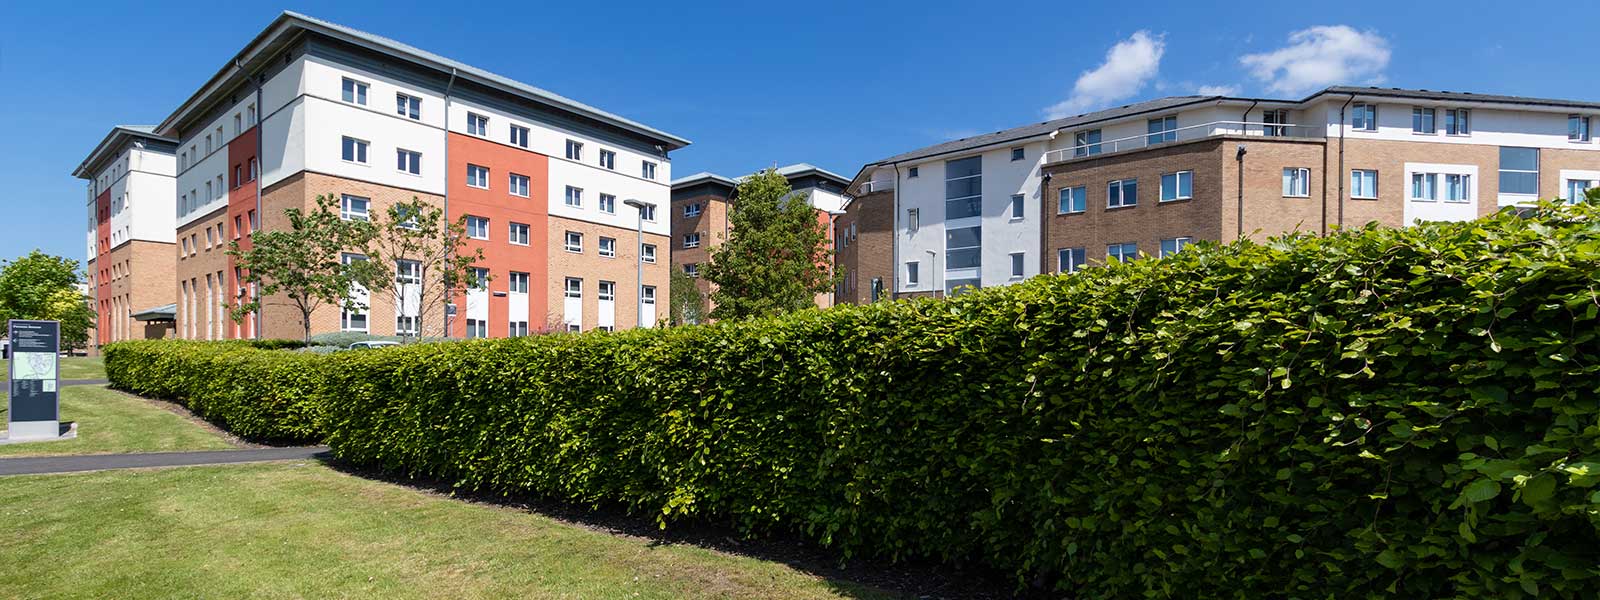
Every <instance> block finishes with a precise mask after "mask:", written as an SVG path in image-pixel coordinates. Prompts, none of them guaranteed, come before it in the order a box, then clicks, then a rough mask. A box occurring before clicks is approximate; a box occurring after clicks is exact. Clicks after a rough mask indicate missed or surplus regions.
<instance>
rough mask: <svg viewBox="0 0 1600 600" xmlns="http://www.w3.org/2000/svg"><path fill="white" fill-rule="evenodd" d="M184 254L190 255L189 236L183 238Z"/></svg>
mask: <svg viewBox="0 0 1600 600" xmlns="http://www.w3.org/2000/svg"><path fill="white" fill-rule="evenodd" d="M183 255H184V256H188V255H189V238H183Z"/></svg>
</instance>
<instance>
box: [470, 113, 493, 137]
mask: <svg viewBox="0 0 1600 600" xmlns="http://www.w3.org/2000/svg"><path fill="white" fill-rule="evenodd" d="M467 133H470V134H472V135H481V136H484V137H488V135H489V117H485V116H483V115H480V114H478V113H471V112H469V113H467Z"/></svg>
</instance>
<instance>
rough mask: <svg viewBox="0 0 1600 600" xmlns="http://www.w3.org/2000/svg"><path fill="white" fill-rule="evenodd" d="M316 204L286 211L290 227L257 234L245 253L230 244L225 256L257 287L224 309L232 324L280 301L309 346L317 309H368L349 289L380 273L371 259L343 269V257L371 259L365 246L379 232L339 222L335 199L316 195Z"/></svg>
mask: <svg viewBox="0 0 1600 600" xmlns="http://www.w3.org/2000/svg"><path fill="white" fill-rule="evenodd" d="M316 203H317V206H316V208H315V209H313V210H310V211H305V210H301V209H299V208H290V209H288V210H285V211H284V214H285V215H287V216H288V217H289V228H288V229H283V230H273V231H258V232H256V233H255V234H253V235H252V236H251V241H252V242H253V243H252V246H251V248H250V249H249V250H240V249H239V242H238V241H233V242H231V243H230V244H229V246H228V255H230V256H233V257H234V258H236V259H237V261H238V266H239V268H240V269H241V270H242V271H243V272H244V280H245V281H247V282H250V283H254V284H256V287H257V289H258V294H259V295H258V296H256V297H255V298H249V299H247V300H248V301H247V302H243V303H240V304H238V305H235V306H231V307H228V308H229V313H230V314H231V316H232V317H233V319H234V320H235V321H242V320H243V319H244V318H245V317H246V315H249V314H251V313H254V312H256V311H258V310H260V309H261V306H262V304H263V298H274V297H282V298H285V299H286V300H287V302H283V301H277V302H280V303H284V304H287V305H289V306H293V307H294V308H295V310H297V311H299V313H300V325H301V330H302V332H303V333H304V339H305V340H306V341H307V342H310V341H311V314H312V313H313V312H316V310H317V309H318V308H322V307H324V306H337V307H339V308H341V309H345V310H365V309H366V308H367V307H365V306H362V305H361V304H359V303H357V302H356V301H355V300H354V299H353V298H351V297H350V295H351V294H350V290H351V289H352V288H355V287H356V286H361V287H366V288H371V287H373V286H374V284H375V283H376V282H377V280H378V279H379V278H380V277H381V272H380V271H379V269H378V268H377V266H376V264H375V263H374V261H371V260H355V261H350V263H349V264H345V261H344V258H343V255H344V254H346V253H355V254H360V255H367V254H369V252H368V250H367V246H368V244H370V243H371V241H372V238H373V237H374V236H375V235H376V232H377V229H376V227H374V226H373V224H372V223H368V222H366V221H356V220H346V219H342V218H340V217H339V200H338V199H337V197H336V196H334V195H332V194H329V195H322V196H317V201H316Z"/></svg>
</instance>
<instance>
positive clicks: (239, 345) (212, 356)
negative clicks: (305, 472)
mask: <svg viewBox="0 0 1600 600" xmlns="http://www.w3.org/2000/svg"><path fill="white" fill-rule="evenodd" d="M301 346H304V343H303V342H300V341H298V340H249V341H227V342H185V341H176V340H138V341H127V342H116V343H114V344H110V345H107V346H106V348H105V365H106V376H107V377H108V378H110V380H111V385H112V386H113V387H116V388H118V389H122V390H126V391H129V392H132V393H135V394H139V395H141V396H146V397H150V398H159V399H162V400H170V401H173V402H177V403H179V404H182V405H183V406H185V407H187V408H188V409H189V410H191V411H194V413H195V414H197V415H199V416H200V417H202V418H204V419H206V420H208V421H211V422H213V423H215V424H216V425H217V426H219V427H222V428H223V429H227V430H228V431H230V432H232V433H233V434H234V435H237V436H239V437H241V438H244V439H247V440H252V441H259V442H271V443H299V442H315V441H319V440H321V439H322V437H323V433H322V429H321V428H320V423H319V421H320V420H321V414H322V406H323V403H322V402H321V397H320V392H321V387H320V386H321V384H322V382H323V377H322V376H321V375H320V369H321V368H322V367H323V365H322V363H320V362H319V361H317V360H316V359H315V355H311V354H303V353H299V352H285V351H282V350H285V349H293V348H299V347H301Z"/></svg>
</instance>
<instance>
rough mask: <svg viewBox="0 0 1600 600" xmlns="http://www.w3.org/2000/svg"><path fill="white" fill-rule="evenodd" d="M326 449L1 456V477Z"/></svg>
mask: <svg viewBox="0 0 1600 600" xmlns="http://www.w3.org/2000/svg"><path fill="white" fill-rule="evenodd" d="M327 452H328V447H327V446H298V447H294V448H260V449H248V450H207V451H203V452H146V453H141V454H88V455H79V456H28V457H22V458H0V476H3V475H36V474H41V473H73V472H78V471H103V470H106V469H147V468H151V467H188V466H194V465H224V464H229V463H246V462H264V461H271V460H305V459H310V458H321V457H323V456H325V455H326V454H327Z"/></svg>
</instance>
